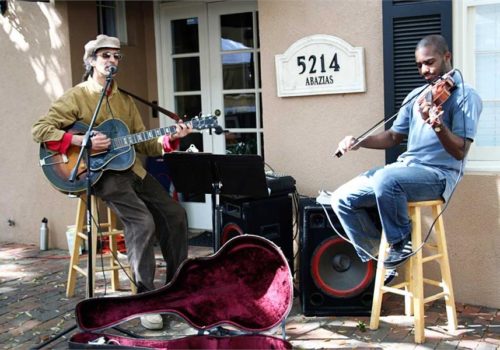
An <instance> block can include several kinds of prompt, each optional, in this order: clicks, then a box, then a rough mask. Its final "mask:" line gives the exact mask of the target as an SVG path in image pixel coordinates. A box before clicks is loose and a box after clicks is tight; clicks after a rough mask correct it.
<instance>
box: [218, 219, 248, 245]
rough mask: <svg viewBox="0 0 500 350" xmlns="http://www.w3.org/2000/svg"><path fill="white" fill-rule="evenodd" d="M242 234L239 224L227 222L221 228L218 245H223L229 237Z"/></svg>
mask: <svg viewBox="0 0 500 350" xmlns="http://www.w3.org/2000/svg"><path fill="white" fill-rule="evenodd" d="M244 234H245V232H243V230H242V228H241V227H240V225H238V224H236V223H234V222H229V223H227V224H226V225H224V227H223V228H222V233H221V235H220V245H221V246H223V245H224V244H225V243H226V242H227V241H229V240H230V239H231V238H234V237H236V236H241V235H244Z"/></svg>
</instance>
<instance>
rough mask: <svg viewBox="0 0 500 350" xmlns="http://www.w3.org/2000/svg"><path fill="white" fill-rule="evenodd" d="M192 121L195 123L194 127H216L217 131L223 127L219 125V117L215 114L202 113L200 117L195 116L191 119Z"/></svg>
mask: <svg viewBox="0 0 500 350" xmlns="http://www.w3.org/2000/svg"><path fill="white" fill-rule="evenodd" d="M190 122H191V124H192V125H193V129H197V130H204V129H215V131H216V133H217V130H222V128H221V127H220V126H219V123H218V122H217V117H216V116H215V115H211V114H208V115H202V116H200V117H194V118H193V119H191V120H190Z"/></svg>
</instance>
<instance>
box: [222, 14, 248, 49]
mask: <svg viewBox="0 0 500 350" xmlns="http://www.w3.org/2000/svg"><path fill="white" fill-rule="evenodd" d="M220 31H221V37H222V39H223V40H222V42H221V44H222V48H221V49H222V51H224V50H237V49H242V48H252V47H253V22H252V13H251V12H246V13H235V14H230V15H222V16H220Z"/></svg>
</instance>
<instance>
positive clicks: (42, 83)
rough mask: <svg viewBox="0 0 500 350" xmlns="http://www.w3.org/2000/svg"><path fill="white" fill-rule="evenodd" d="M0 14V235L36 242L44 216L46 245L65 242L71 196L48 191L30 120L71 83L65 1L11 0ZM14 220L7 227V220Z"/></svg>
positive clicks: (71, 210) (72, 209)
mask: <svg viewBox="0 0 500 350" xmlns="http://www.w3.org/2000/svg"><path fill="white" fill-rule="evenodd" d="M8 4H9V10H8V12H7V13H6V16H5V17H0V27H1V29H0V52H1V57H2V61H1V62H2V67H1V68H0V74H1V77H0V81H1V85H0V95H1V96H2V103H1V104H0V115H1V117H2V128H0V149H1V150H2V153H1V156H0V159H1V164H2V166H1V167H2V170H1V171H0V184H1V186H2V188H1V193H2V195H1V196H0V230H1V238H0V239H1V240H2V241H11V242H24V243H38V241H39V240H38V232H39V227H40V221H41V219H42V218H43V217H47V218H48V220H49V229H50V231H51V234H50V246H52V247H54V246H59V247H65V246H66V238H65V231H66V226H67V225H69V224H71V223H72V221H74V215H75V210H76V200H74V199H69V198H68V197H66V196H64V195H62V194H60V193H59V192H57V191H55V190H53V189H52V188H51V186H50V185H49V184H48V182H47V181H46V180H45V178H44V177H43V175H42V172H41V169H40V167H39V166H38V145H37V144H35V143H34V142H33V140H32V138H31V125H32V124H33V122H34V121H35V120H37V119H38V118H39V117H40V116H41V115H43V114H44V113H46V111H47V108H48V106H49V104H50V102H51V101H52V100H54V99H55V98H56V97H58V96H60V95H61V94H62V93H63V92H64V90H66V89H67V88H69V87H70V86H71V73H72V71H71V66H70V60H69V57H70V49H69V46H68V27H67V21H66V19H65V16H66V5H65V3H58V4H57V6H56V7H54V6H53V5H51V4H48V3H37V2H11V1H9V3H8ZM9 218H10V219H12V220H14V221H15V226H9V225H8V223H7V220H8V219H9Z"/></svg>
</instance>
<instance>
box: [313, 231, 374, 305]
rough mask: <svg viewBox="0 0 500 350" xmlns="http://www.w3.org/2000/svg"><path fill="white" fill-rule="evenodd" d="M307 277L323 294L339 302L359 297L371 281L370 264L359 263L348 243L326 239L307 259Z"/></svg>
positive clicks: (371, 270)
mask: <svg viewBox="0 0 500 350" xmlns="http://www.w3.org/2000/svg"><path fill="white" fill-rule="evenodd" d="M311 276H312V279H313V281H314V284H315V285H316V287H317V288H319V289H320V290H321V291H322V292H323V293H325V294H327V295H330V296H334V297H340V298H349V297H353V296H356V295H359V294H360V293H362V292H363V291H365V289H366V288H367V286H368V285H369V284H370V283H371V282H372V281H373V279H374V277H375V268H374V263H373V261H369V262H368V263H364V262H362V261H361V260H360V259H359V257H358V256H357V254H356V251H355V250H354V248H353V247H352V245H351V244H350V243H349V242H346V241H345V240H343V239H342V238H340V237H336V238H328V239H325V240H324V241H323V242H321V244H320V245H318V246H317V247H316V249H315V251H314V253H313V256H312V259H311Z"/></svg>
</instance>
